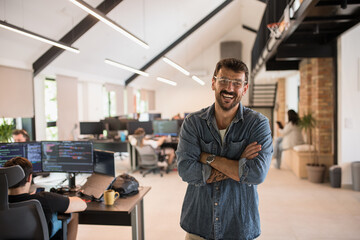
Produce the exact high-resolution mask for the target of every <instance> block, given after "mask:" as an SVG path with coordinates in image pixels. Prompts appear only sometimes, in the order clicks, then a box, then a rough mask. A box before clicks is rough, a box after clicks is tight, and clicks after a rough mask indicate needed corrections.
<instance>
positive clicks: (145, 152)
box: [135, 145, 158, 168]
mask: <svg viewBox="0 0 360 240" xmlns="http://www.w3.org/2000/svg"><path fill="white" fill-rule="evenodd" d="M135 148H136V151H137V152H138V157H139V158H138V160H139V167H144V168H146V167H154V166H157V164H158V154H157V153H156V151H155V149H153V148H152V147H151V146H150V145H144V146H142V147H140V146H136V147H135Z"/></svg>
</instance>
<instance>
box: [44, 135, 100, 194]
mask: <svg viewBox="0 0 360 240" xmlns="http://www.w3.org/2000/svg"><path fill="white" fill-rule="evenodd" d="M41 149H42V168H43V171H44V172H66V173H68V180H69V188H70V190H73V189H76V186H75V173H92V172H93V170H94V165H93V145H92V142H88V141H43V142H41Z"/></svg>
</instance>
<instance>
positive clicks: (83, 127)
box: [80, 122, 104, 135]
mask: <svg viewBox="0 0 360 240" xmlns="http://www.w3.org/2000/svg"><path fill="white" fill-rule="evenodd" d="M103 130H104V124H103V123H102V122H80V134H93V135H99V134H102V133H103Z"/></svg>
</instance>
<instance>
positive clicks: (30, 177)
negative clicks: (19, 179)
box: [26, 173, 33, 183]
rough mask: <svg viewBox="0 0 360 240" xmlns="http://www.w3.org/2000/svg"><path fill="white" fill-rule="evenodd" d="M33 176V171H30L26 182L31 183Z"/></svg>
mask: <svg viewBox="0 0 360 240" xmlns="http://www.w3.org/2000/svg"><path fill="white" fill-rule="evenodd" d="M32 177H33V175H32V173H30V174H29V177H28V178H27V179H26V182H29V183H31V180H32Z"/></svg>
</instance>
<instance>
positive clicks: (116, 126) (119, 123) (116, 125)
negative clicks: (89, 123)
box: [101, 118, 138, 131]
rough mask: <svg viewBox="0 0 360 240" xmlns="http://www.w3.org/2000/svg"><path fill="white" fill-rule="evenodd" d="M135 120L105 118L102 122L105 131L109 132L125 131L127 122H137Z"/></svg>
mask: <svg viewBox="0 0 360 240" xmlns="http://www.w3.org/2000/svg"><path fill="white" fill-rule="evenodd" d="M137 121H138V120H137V119H132V118H121V119H118V118H105V120H102V121H101V122H103V123H104V124H105V125H107V130H109V131H119V130H126V129H127V123H128V122H137Z"/></svg>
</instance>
